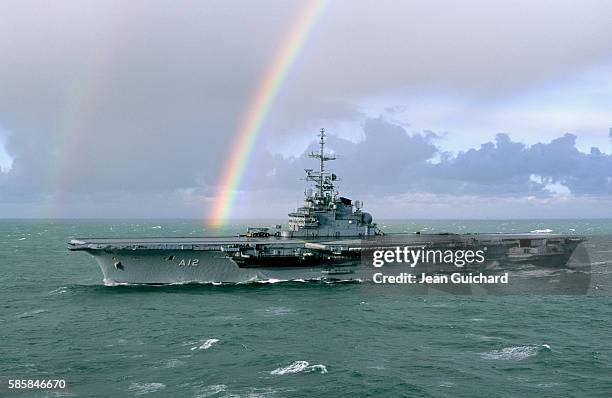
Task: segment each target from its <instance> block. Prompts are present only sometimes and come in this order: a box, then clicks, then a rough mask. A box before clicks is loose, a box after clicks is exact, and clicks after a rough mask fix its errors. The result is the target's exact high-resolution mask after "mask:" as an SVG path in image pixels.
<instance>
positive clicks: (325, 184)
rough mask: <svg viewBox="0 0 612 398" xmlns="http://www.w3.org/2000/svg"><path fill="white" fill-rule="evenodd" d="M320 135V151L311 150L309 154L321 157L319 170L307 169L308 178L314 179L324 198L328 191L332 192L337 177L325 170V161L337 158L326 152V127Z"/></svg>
mask: <svg viewBox="0 0 612 398" xmlns="http://www.w3.org/2000/svg"><path fill="white" fill-rule="evenodd" d="M319 137H320V139H319V147H320V149H319V152H318V153H315V152H311V153H309V154H308V157H311V158H316V159H319V171H313V170H312V169H306V180H307V181H313V182H314V183H315V186H316V187H317V189H318V191H319V197H320V198H324V197H325V193H326V192H332V191H333V190H334V186H333V183H332V181H334V180H335V179H336V176H335V174H331V175H330V174H329V173H326V172H325V162H327V161H330V160H335V159H336V157H335V156H334V155H331V154H326V153H325V129H321V131H320V133H319Z"/></svg>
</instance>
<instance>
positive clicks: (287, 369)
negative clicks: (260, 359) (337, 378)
mask: <svg viewBox="0 0 612 398" xmlns="http://www.w3.org/2000/svg"><path fill="white" fill-rule="evenodd" d="M316 371H319V373H321V374H325V373H327V367H326V366H325V365H322V364H318V365H310V363H308V362H307V361H295V362H293V363H292V364H291V365H287V366H284V367H280V368H276V369H274V370H273V371H271V372H270V374H271V375H286V374H293V373H302V372H304V373H310V372H316Z"/></svg>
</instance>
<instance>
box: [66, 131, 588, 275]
mask: <svg viewBox="0 0 612 398" xmlns="http://www.w3.org/2000/svg"><path fill="white" fill-rule="evenodd" d="M325 142H326V135H325V131H324V130H323V129H321V131H320V134H319V150H318V151H317V152H312V153H310V154H309V156H310V157H311V158H314V159H316V160H318V170H314V169H306V170H305V172H306V180H307V181H308V182H311V183H312V184H313V186H312V187H311V188H308V189H306V191H305V192H304V203H303V205H302V206H301V207H299V208H298V209H296V211H294V212H291V213H289V223H288V228H286V229H283V228H282V227H281V226H280V225H278V226H276V227H274V228H264V227H261V228H248V229H247V231H246V232H245V233H244V234H241V235H238V236H229V237H201V238H180V237H169V238H126V239H109V238H79V239H73V240H71V241H70V242H69V249H70V250H72V251H85V252H87V253H89V254H91V255H92V256H93V257H94V258H95V259H96V261H97V263H98V265H99V266H100V268H101V270H102V274H103V276H104V283H105V284H107V285H115V284H173V283H243V282H250V281H275V280H326V279H332V280H338V279H339V280H361V281H368V280H371V278H372V275H373V273H374V272H376V271H379V270H380V268H375V266H373V261H372V259H373V254H374V253H375V252H376V251H377V250H386V249H388V250H393V249H394V248H401V247H404V248H405V247H410V248H414V249H421V250H425V249H426V250H440V251H444V252H447V251H448V250H451V251H456V250H464V251H465V250H471V251H474V252H476V251H480V252H481V253H484V258H485V260H486V261H485V262H484V263H479V264H478V267H479V269H484V268H486V267H503V266H511V265H515V264H533V265H536V266H546V267H564V266H566V265H567V264H568V261H569V260H570V258H571V256H572V253H573V252H574V250H575V249H576V247H577V246H578V245H579V244H580V243H582V242H583V241H585V238H584V237H582V236H578V235H575V236H573V235H562V234H541V233H524V234H502V233H492V234H460V235H459V234H445V233H442V234H422V233H418V232H417V233H413V234H409V233H402V234H384V233H382V232H381V230H380V229H379V228H378V227H377V224H376V223H374V222H373V218H372V216H371V215H370V214H369V213H367V212H365V211H363V210H362V203H361V202H360V201H352V200H351V199H348V198H346V197H343V196H340V195H339V193H338V192H337V190H336V187H335V183H336V181H337V176H336V174H334V173H332V172H330V171H328V170H327V168H326V163H327V162H329V161H332V160H335V156H334V155H332V154H329V153H326V152H325ZM398 250H399V249H398ZM421 266H427V267H426V268H427V270H428V271H432V272H438V271H440V272H443V271H445V270H446V271H448V270H454V271H461V270H467V269H471V268H472V267H470V266H469V265H465V266H464V265H462V266H461V267H457V266H456V264H448V263H443V262H440V263H434V264H429V263H428V264H413V265H412V267H408V269H407V266H406V264H399V263H397V262H395V263H393V264H386V265H385V267H384V269H385V271H386V272H397V271H398V270H401V271H408V272H410V271H412V272H423V270H424V268H423V267H421Z"/></svg>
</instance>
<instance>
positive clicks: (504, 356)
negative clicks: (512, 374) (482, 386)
mask: <svg viewBox="0 0 612 398" xmlns="http://www.w3.org/2000/svg"><path fill="white" fill-rule="evenodd" d="M550 350H551V349H550V346H549V345H548V344H542V345H540V346H514V347H506V348H502V349H501V350H494V351H489V352H485V353H483V354H481V356H482V357H483V358H484V359H495V360H500V361H512V360H516V361H520V360H523V359H526V358H529V357H532V356H535V355H537V354H538V353H540V352H543V351H550Z"/></svg>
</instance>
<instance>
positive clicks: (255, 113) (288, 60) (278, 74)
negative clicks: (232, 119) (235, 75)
mask: <svg viewBox="0 0 612 398" xmlns="http://www.w3.org/2000/svg"><path fill="white" fill-rule="evenodd" d="M324 5H325V0H310V1H308V2H307V3H306V6H305V7H304V10H303V11H302V12H301V13H300V14H299V16H298V18H297V20H296V22H295V23H294V25H293V28H292V29H291V31H290V32H289V35H288V36H287V38H286V39H285V41H284V42H283V45H282V46H281V47H280V48H279V50H278V52H277V54H276V56H275V58H274V62H273V63H272V64H271V65H270V67H269V68H268V70H267V71H266V73H265V75H264V77H263V79H262V80H261V82H260V83H259V85H258V86H257V90H256V91H255V93H254V95H253V98H252V99H251V101H250V102H249V105H248V106H247V109H246V112H245V114H244V116H243V118H242V119H241V120H242V122H241V123H240V125H239V127H238V130H237V131H236V133H235V138H234V140H233V142H232V145H231V147H230V153H229V156H228V160H227V162H226V163H225V165H224V167H223V169H222V171H221V175H220V178H219V181H218V184H217V192H216V195H215V198H214V202H213V205H212V207H211V210H210V212H209V215H208V217H207V218H208V224H209V225H210V226H211V227H219V226H221V225H223V223H224V222H225V220H226V219H227V216H228V214H229V212H230V210H231V209H232V205H233V203H234V199H235V198H236V192H237V189H238V187H239V186H240V182H241V180H242V177H243V175H244V171H245V168H246V165H247V164H248V161H249V158H250V155H251V152H252V151H253V146H254V144H255V141H256V140H257V136H258V135H259V133H260V131H261V126H262V124H263V122H264V120H265V118H266V116H267V115H268V113H269V112H270V109H271V107H272V104H273V102H274V99H275V98H276V96H277V94H278V92H279V90H280V88H281V85H282V83H283V81H284V80H285V78H286V77H287V73H288V72H289V69H290V67H291V65H292V64H293V63H294V61H295V59H296V58H297V56H298V54H299V52H300V49H301V48H302V47H303V45H304V43H305V41H306V38H307V37H308V35H309V33H310V31H311V30H312V28H313V26H314V25H315V23H316V21H317V19H318V17H319V15H321V12H322V10H323V7H324Z"/></svg>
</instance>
